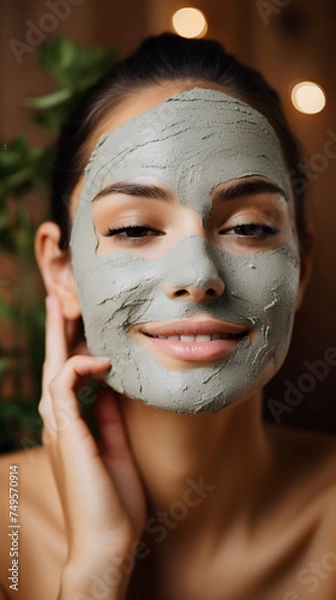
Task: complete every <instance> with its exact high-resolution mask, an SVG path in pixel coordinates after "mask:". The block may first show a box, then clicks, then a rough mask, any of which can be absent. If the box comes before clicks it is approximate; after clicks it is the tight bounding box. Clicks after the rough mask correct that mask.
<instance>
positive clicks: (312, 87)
mask: <svg viewBox="0 0 336 600" xmlns="http://www.w3.org/2000/svg"><path fill="white" fill-rule="evenodd" d="M291 99H292V103H293V105H294V106H295V108H296V110H298V111H300V112H302V113H305V114H307V115H315V114H317V113H319V112H321V110H323V109H324V107H325V105H326V97H325V93H324V91H323V89H322V88H321V86H319V85H318V84H317V83H314V82H313V81H301V82H300V83H297V84H296V85H295V86H294V87H293V89H292V92H291Z"/></svg>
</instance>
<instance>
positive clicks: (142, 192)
mask: <svg viewBox="0 0 336 600" xmlns="http://www.w3.org/2000/svg"><path fill="white" fill-rule="evenodd" d="M107 194H126V196H136V197H138V198H139V197H141V198H150V199H152V200H169V199H170V198H171V193H170V192H169V191H168V190H165V189H163V188H161V187H159V186H157V185H148V184H146V185H144V184H138V183H127V182H125V183H124V182H122V181H120V182H117V183H112V184H111V185H108V186H107V187H105V188H104V189H102V190H101V191H100V192H99V193H98V194H97V195H96V196H95V198H94V201H95V200H99V199H100V198H103V197H104V196H107Z"/></svg>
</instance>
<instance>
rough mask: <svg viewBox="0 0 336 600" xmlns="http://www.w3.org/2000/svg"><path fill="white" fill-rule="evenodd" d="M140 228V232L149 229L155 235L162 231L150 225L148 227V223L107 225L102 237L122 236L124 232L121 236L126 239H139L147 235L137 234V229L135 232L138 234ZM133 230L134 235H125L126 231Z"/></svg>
mask: <svg viewBox="0 0 336 600" xmlns="http://www.w3.org/2000/svg"><path fill="white" fill-rule="evenodd" d="M139 230H141V231H142V232H148V231H150V232H151V233H152V234H155V235H162V233H161V232H160V231H157V230H156V229H153V228H152V227H150V226H149V225H145V224H144V225H121V226H120V227H116V228H113V227H108V228H107V230H106V231H105V233H103V235H104V237H116V236H118V235H120V236H122V234H123V233H126V235H125V236H122V238H124V239H127V238H128V240H132V239H133V240H139V239H142V238H145V237H147V235H137V234H136V233H135V232H136V231H137V233H138V234H139V233H140V231H139ZM132 231H133V234H135V235H133V236H132V235H127V234H128V233H131V232H132Z"/></svg>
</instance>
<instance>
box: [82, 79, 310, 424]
mask: <svg viewBox="0 0 336 600" xmlns="http://www.w3.org/2000/svg"><path fill="white" fill-rule="evenodd" d="M247 175H262V176H264V177H267V178H269V179H270V180H272V181H274V182H275V183H276V184H278V185H279V186H280V187H281V188H282V189H283V190H284V191H285V192H286V195H287V197H288V198H290V189H289V187H288V180H287V176H286V168H285V165H284V162H283V158H282V153H281V149H280V146H279V142H278V139H277V137H276V135H275V133H274V131H273V129H272V128H271V126H270V125H269V124H268V122H267V120H266V119H265V118H264V117H263V116H262V115H260V114H259V113H258V112H257V111H255V110H254V109H252V108H250V107H249V106H248V105H246V104H245V103H243V102H241V101H239V100H236V99H234V98H232V97H231V96H228V95H226V94H224V93H223V92H217V91H213V90H208V89H197V88H196V89H194V90H192V91H190V92H183V93H181V94H177V95H176V96H173V97H171V98H169V99H168V100H166V101H165V102H163V103H162V104H160V105H158V106H155V107H154V108H152V109H150V110H148V111H147V112H145V113H143V114H141V115H140V116H138V117H136V118H135V119H133V120H131V121H129V122H127V123H126V124H125V125H123V126H121V127H119V128H118V129H116V130H114V131H113V132H111V133H109V134H106V135H104V136H103V137H102V138H101V140H100V142H99V144H98V146H97V148H96V150H95V151H94V153H93V154H92V156H91V159H90V162H89V165H88V167H87V169H86V181H85V184H84V187H83V191H82V194H81V197H80V202H79V207H78V209H77V213H76V216H75V221H74V226H73V230H72V236H71V249H72V260H73V269H74V274H75V278H76V283H77V288H78V293H79V298H80V303H81V307H82V312H83V320H84V326H85V333H86V338H87V342H88V347H89V350H90V352H91V353H92V354H93V355H104V356H109V357H110V359H111V362H112V368H111V371H110V373H109V374H108V376H107V382H108V383H109V384H110V385H111V386H112V387H113V388H114V389H116V390H117V391H118V392H120V393H123V394H126V395H127V396H130V397H133V398H137V399H139V400H142V401H143V402H145V403H146V404H149V405H151V406H156V407H158V408H163V409H166V410H170V411H174V412H180V413H197V412H214V411H218V410H220V409H222V408H223V407H225V406H227V405H229V404H231V403H233V402H235V401H238V400H242V399H244V398H245V397H247V396H248V395H249V394H250V393H252V392H253V391H254V390H255V389H256V387H257V386H260V385H262V384H263V383H265V382H266V381H267V380H268V379H269V378H270V377H271V376H272V375H273V374H274V373H275V372H276V371H277V370H278V368H279V367H280V366H281V364H282V362H283V360H284V358H285V356H286V353H287V350H288V346H289V341H290V336H291V331H292V326H293V318H294V311H295V302H296V297H297V290H298V281H299V258H298V252H297V249H296V247H295V245H294V244H291V243H288V245H285V246H282V247H281V248H277V249H275V250H264V251H259V252H255V253H254V254H250V255H249V256H242V255H235V254H231V253H228V252H224V251H222V250H221V249H219V248H217V247H214V246H212V245H211V244H210V243H209V242H208V241H207V240H206V239H205V238H203V237H201V236H197V235H194V236H187V237H185V238H182V239H181V240H180V241H179V242H178V243H177V244H176V246H174V247H173V248H170V249H169V250H167V251H166V252H164V253H163V254H162V255H161V256H160V257H159V258H156V259H153V260H145V259H143V258H140V257H137V256H134V255H133V254H131V253H130V252H127V251H126V250H125V251H120V252H113V253H111V254H105V255H97V254H96V248H97V236H96V233H95V231H94V226H93V222H92V200H93V199H94V198H95V196H96V195H97V194H98V192H99V191H100V190H101V189H102V188H103V187H104V186H106V185H107V184H108V183H111V182H115V181H126V180H128V181H129V180H131V179H132V180H133V179H136V178H141V177H144V176H145V177H148V176H150V177H155V178H156V179H157V180H158V181H159V182H160V183H161V184H162V185H164V186H165V187H168V188H169V189H171V190H173V191H175V192H176V193H177V194H178V199H179V202H180V203H181V204H182V205H185V206H188V207H190V208H192V209H194V210H195V211H196V212H197V213H198V214H199V216H200V218H201V219H202V221H203V223H205V222H206V219H207V218H208V216H209V214H210V211H211V206H212V199H211V198H210V192H211V190H212V188H213V187H215V186H216V185H218V184H219V183H221V182H225V181H227V180H229V179H234V178H240V177H244V176H247ZM214 276H217V277H218V276H220V278H221V279H222V280H223V282H224V284H225V291H224V293H223V294H222V295H221V296H220V297H219V298H216V299H212V300H211V301H209V302H207V303H205V304H198V303H194V302H192V301H190V300H185V301H181V300H176V299H172V298H169V297H168V296H167V294H166V293H165V291H164V288H165V284H166V283H167V282H169V283H170V284H172V285H176V286H182V287H185V286H188V285H198V286H201V285H203V283H204V282H206V281H208V280H209V279H212V278H213V277H214ZM202 282H203V283H202ZM200 315H204V317H213V318H217V319H222V320H225V321H229V322H232V323H238V324H242V325H246V327H247V328H248V327H250V326H251V325H253V326H254V327H255V329H256V335H255V336H254V337H253V339H250V338H249V337H245V338H244V339H242V340H241V341H240V342H239V344H238V346H237V348H236V350H235V351H234V353H233V354H232V355H231V356H229V357H228V358H226V359H224V360H222V361H217V363H216V364H213V363H212V364H209V366H206V367H203V366H202V367H195V368H192V369H183V370H182V369H181V370H178V371H176V370H175V371H170V370H168V369H167V368H165V367H164V366H163V365H162V364H161V363H160V362H159V360H158V359H157V358H156V357H155V356H154V355H153V354H152V353H151V352H149V351H148V349H147V348H146V347H144V346H143V345H142V344H140V343H138V342H137V341H135V340H134V339H133V337H132V336H131V335H130V334H129V330H130V328H131V327H132V325H136V324H140V323H146V322H149V321H177V320H180V319H186V318H190V317H195V316H200Z"/></svg>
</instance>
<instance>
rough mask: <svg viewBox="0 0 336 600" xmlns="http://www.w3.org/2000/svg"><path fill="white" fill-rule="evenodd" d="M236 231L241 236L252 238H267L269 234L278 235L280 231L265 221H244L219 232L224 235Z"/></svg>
mask: <svg viewBox="0 0 336 600" xmlns="http://www.w3.org/2000/svg"><path fill="white" fill-rule="evenodd" d="M232 232H233V233H235V234H236V235H239V236H244V237H248V238H252V239H255V240H260V239H266V238H267V237H269V236H272V235H276V234H277V233H279V231H278V230H277V229H274V227H270V226H269V225H264V224H263V223H244V224H242V225H236V226H235V227H231V228H230V229H226V230H222V231H220V232H219V233H220V234H222V235H225V234H231V233H232Z"/></svg>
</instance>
